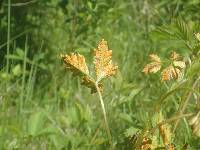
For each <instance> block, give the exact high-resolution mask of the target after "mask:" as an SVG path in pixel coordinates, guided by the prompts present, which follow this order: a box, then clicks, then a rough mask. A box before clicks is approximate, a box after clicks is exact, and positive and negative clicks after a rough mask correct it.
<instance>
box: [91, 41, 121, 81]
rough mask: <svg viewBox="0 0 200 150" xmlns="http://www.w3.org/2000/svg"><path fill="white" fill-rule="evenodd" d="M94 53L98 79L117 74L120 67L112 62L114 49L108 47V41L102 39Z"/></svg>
mask: <svg viewBox="0 0 200 150" xmlns="http://www.w3.org/2000/svg"><path fill="white" fill-rule="evenodd" d="M93 54H94V65H95V73H96V76H97V80H99V81H100V80H101V79H103V78H107V77H110V76H112V75H115V74H116V70H117V68H118V67H117V66H116V65H114V64H113V63H112V60H111V59H112V50H109V49H108V45H107V41H105V40H104V39H102V40H101V41H100V42H99V44H98V47H97V49H94V53H93Z"/></svg>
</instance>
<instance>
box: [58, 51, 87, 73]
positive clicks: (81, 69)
mask: <svg viewBox="0 0 200 150" xmlns="http://www.w3.org/2000/svg"><path fill="white" fill-rule="evenodd" d="M61 58H62V60H63V61H64V63H65V65H66V68H67V69H69V70H70V71H71V72H73V74H74V75H81V74H85V75H89V70H88V67H87V65H86V62H85V57H84V56H82V55H80V54H74V53H71V54H69V55H61Z"/></svg>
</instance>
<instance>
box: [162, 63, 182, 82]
mask: <svg viewBox="0 0 200 150" xmlns="http://www.w3.org/2000/svg"><path fill="white" fill-rule="evenodd" d="M161 75H162V81H169V80H171V79H178V78H180V77H181V76H182V73H181V71H180V69H178V68H175V67H173V66H169V67H167V68H165V69H164V70H163V71H162V72H161Z"/></svg>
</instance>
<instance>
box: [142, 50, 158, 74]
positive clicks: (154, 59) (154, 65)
mask: <svg viewBox="0 0 200 150" xmlns="http://www.w3.org/2000/svg"><path fill="white" fill-rule="evenodd" d="M149 57H150V60H151V62H150V63H149V64H147V65H146V66H145V67H144V69H143V71H142V72H144V73H145V74H148V73H156V72H158V71H159V70H160V69H161V60H160V58H159V57H158V55H155V54H150V55H149Z"/></svg>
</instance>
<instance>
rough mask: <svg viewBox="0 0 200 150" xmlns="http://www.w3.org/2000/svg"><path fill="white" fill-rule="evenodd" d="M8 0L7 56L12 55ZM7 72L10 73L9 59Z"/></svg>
mask: <svg viewBox="0 0 200 150" xmlns="http://www.w3.org/2000/svg"><path fill="white" fill-rule="evenodd" d="M10 1H11V0H8V29H7V56H8V55H9V54H10V43H9V41H10V3H11V2H10ZM6 72H7V73H8V72H9V58H8V57H7V59H6Z"/></svg>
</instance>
